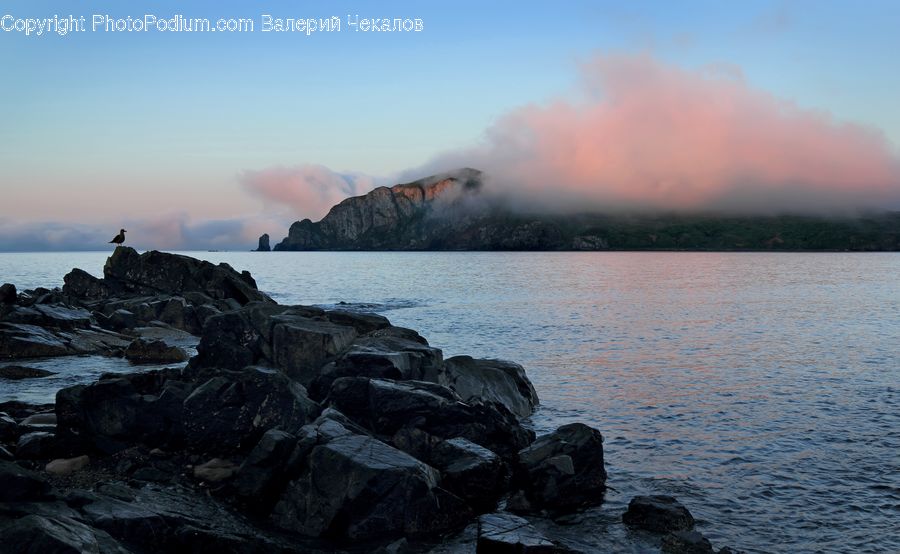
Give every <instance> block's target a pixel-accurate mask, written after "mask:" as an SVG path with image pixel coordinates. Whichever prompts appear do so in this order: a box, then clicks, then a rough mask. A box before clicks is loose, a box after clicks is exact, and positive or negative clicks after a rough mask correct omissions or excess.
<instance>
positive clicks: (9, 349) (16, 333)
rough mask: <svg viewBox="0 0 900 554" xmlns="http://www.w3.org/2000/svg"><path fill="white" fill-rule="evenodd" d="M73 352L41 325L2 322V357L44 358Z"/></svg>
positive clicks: (0, 331)
mask: <svg viewBox="0 0 900 554" xmlns="http://www.w3.org/2000/svg"><path fill="white" fill-rule="evenodd" d="M69 353H71V351H70V350H69V348H68V346H67V345H66V343H65V342H64V341H63V340H62V339H60V338H59V337H57V336H56V335H54V334H53V333H51V332H50V331H46V330H44V329H42V328H41V327H38V326H36V325H26V324H21V323H8V322H2V323H0V358H7V359H15V358H42V357H53V356H65V355H67V354H69Z"/></svg>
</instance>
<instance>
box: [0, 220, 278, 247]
mask: <svg viewBox="0 0 900 554" xmlns="http://www.w3.org/2000/svg"><path fill="white" fill-rule="evenodd" d="M120 225H124V227H125V229H127V230H128V233H127V235H126V238H127V240H126V244H127V245H128V246H133V247H134V248H137V249H138V250H150V249H162V250H210V249H215V250H249V249H251V248H255V247H256V243H257V239H258V238H259V236H260V235H261V234H263V233H269V234H271V235H272V238H273V239H274V241H276V242H277V241H278V240H280V236H281V234H282V233H284V229H286V228H287V226H288V225H290V221H289V220H283V219H277V218H270V217H268V216H253V217H247V218H240V219H221V220H206V221H193V220H192V219H191V218H190V216H188V215H187V214H168V215H163V216H160V217H155V218H151V219H134V220H126V221H123V222H120V223H117V224H116V225H109V224H107V225H100V224H80V223H59V222H22V221H16V220H12V219H3V218H0V251H6V252H34V251H77V250H81V251H90V250H111V249H112V245H110V244H108V243H107V241H109V240H110V239H111V238H112V237H113V236H115V235H116V233H117V232H118V230H119V227H118V226H120Z"/></svg>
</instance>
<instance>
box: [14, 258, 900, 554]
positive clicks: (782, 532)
mask: <svg viewBox="0 0 900 554" xmlns="http://www.w3.org/2000/svg"><path fill="white" fill-rule="evenodd" d="M108 254H109V253H108V252H84V253H33V254H32V253H8V254H0V282H11V283H14V284H16V285H17V286H18V288H19V289H20V290H22V289H28V288H34V287H39V286H41V287H48V288H51V287H54V286H61V285H62V278H63V275H65V273H67V272H68V271H69V270H71V269H72V268H73V267H79V268H82V269H84V270H86V271H88V272H90V273H93V274H94V275H98V276H100V275H101V274H102V267H103V263H104V261H105V259H106V257H107V256H108ZM186 254H188V255H191V256H194V257H198V258H203V259H207V260H210V261H213V262H227V263H228V264H230V265H231V266H232V267H234V268H235V269H238V270H244V269H246V270H249V271H250V272H251V273H252V274H253V276H254V277H255V278H256V281H257V283H258V284H259V287H260V289H262V290H263V291H265V292H267V293H269V294H270V295H271V296H272V297H273V298H274V299H276V300H277V301H278V302H280V303H285V304H312V305H319V306H323V307H341V308H347V309H354V310H361V311H372V312H377V313H380V314H383V315H385V316H387V317H388V318H389V319H390V320H391V322H392V323H394V324H395V325H400V326H404V327H410V328H413V329H416V330H418V331H419V332H420V333H421V334H422V335H423V336H425V337H426V338H427V339H428V340H429V342H430V343H431V344H432V345H434V346H437V347H439V348H442V349H443V351H444V356H445V357H450V356H454V355H459V354H469V355H472V356H476V357H488V358H505V359H509V360H513V361H516V362H518V363H521V364H522V365H523V366H524V367H525V368H526V370H527V372H528V375H529V376H530V378H531V379H532V381H533V382H534V385H535V387H536V389H537V392H538V395H539V396H540V400H541V407H540V408H539V410H538V411H537V412H536V414H535V415H534V416H533V417H532V418H531V421H530V425H532V426H533V427H534V428H535V430H536V431H537V432H538V433H542V432H547V431H550V430H552V429H554V428H556V427H557V426H559V425H562V424H565V423H570V422H575V421H580V422H584V423H587V424H588V425H591V426H593V427H596V428H597V429H599V430H600V431H601V432H602V433H603V436H604V440H605V442H604V449H605V457H606V465H607V471H608V473H609V481H608V484H609V485H610V487H611V488H610V491H609V493H608V494H607V499H606V502H605V503H604V505H603V507H602V508H598V509H596V511H595V512H593V513H591V512H590V511H589V512H588V513H585V514H581V515H578V516H573V519H572V520H570V521H568V522H563V523H567V524H571V527H572V529H573V530H572V531H571V532H572V534H573V537H574V538H573V541H575V542H579V541H580V544H582V546H584V547H585V548H586V549H587V550H588V551H590V550H591V549H592V548H593V547H594V546H595V547H596V548H597V549H598V550H599V549H601V548H602V547H603V545H604V544H605V545H607V547H608V545H609V544H621V543H622V541H619V539H623V538H624V539H627V538H628V534H629V533H631V531H629V530H627V529H625V528H624V526H623V525H622V524H621V522H620V520H619V517H620V514H621V512H622V510H623V509H624V506H625V505H627V502H628V500H629V499H630V498H631V497H632V496H634V495H636V494H670V495H673V496H675V497H677V498H678V499H679V500H681V501H682V503H684V504H685V505H686V506H687V507H688V508H689V509H690V510H691V512H692V513H693V514H694V516H695V517H696V518H697V519H698V530H700V531H701V532H702V533H703V534H704V535H705V536H706V537H707V538H709V539H710V540H711V541H712V543H713V545H714V546H716V547H720V546H723V545H730V546H733V547H737V548H739V549H741V550H744V551H746V552H835V553H838V552H855V553H867V552H900V254H897V253H711V252H709V253H707V252H704V253H690V252H579V253H563V252H509V253H506V252H503V253H500V252H283V253H282V252H272V253H257V252H187V253H186ZM32 365H34V366H36V367H48V368H52V369H53V370H54V371H58V372H59V374H58V375H55V376H52V377H48V378H44V379H35V380H30V381H27V382H13V381H0V401H5V400H11V399H20V400H28V401H32V402H42V401H44V402H52V399H53V395H54V394H55V392H56V390H57V389H58V388H60V387H61V386H66V385H69V384H73V383H77V382H86V381H90V380H93V379H95V378H96V377H97V376H98V375H99V374H100V373H102V372H104V371H134V368H133V367H130V366H128V365H127V364H126V363H125V362H123V361H121V360H115V359H112V360H111V359H108V358H100V357H86V358H77V359H72V360H65V361H64V362H60V361H59V360H55V361H53V360H51V361H37V362H35V363H34V364H32ZM592 518H593V519H592ZM558 524H559V522H556V523H554V525H558ZM548 525H549V523H548ZM586 526H588V527H590V528H592V529H593V531H592V533H594V534H595V535H596V536H593V537H591V536H586V535H591V533H585V527H586ZM561 527H565V525H562V526H561ZM557 531H559V529H557ZM563 533H565V529H563ZM575 535H577V536H575ZM592 541H593V542H592ZM604 541H606V542H604ZM625 542H627V541H625Z"/></svg>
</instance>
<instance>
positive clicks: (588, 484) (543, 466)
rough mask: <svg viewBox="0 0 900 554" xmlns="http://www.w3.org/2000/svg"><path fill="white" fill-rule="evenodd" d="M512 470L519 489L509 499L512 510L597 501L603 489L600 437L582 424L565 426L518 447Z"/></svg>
mask: <svg viewBox="0 0 900 554" xmlns="http://www.w3.org/2000/svg"><path fill="white" fill-rule="evenodd" d="M515 470H516V475H515V478H516V485H517V488H518V490H517V492H516V493H515V494H514V496H513V498H512V499H511V502H510V508H511V509H513V510H515V511H520V512H535V511H540V510H550V511H567V510H572V509H576V508H579V507H583V506H590V505H596V504H599V503H600V502H602V501H603V494H604V492H605V491H606V469H605V467H604V462H603V436H602V435H601V434H600V432H599V431H597V430H596V429H592V428H591V427H588V426H587V425H584V424H581V423H572V424H569V425H564V426H562V427H560V428H559V429H557V430H556V431H554V432H552V433H549V434H546V435H542V436H540V437H538V439H537V440H536V441H534V442H533V443H532V444H531V445H529V446H528V447H526V448H524V449H522V450H520V451H519V453H518V458H517V462H516V466H515Z"/></svg>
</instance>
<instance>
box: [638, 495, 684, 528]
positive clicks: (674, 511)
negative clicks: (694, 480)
mask: <svg viewBox="0 0 900 554" xmlns="http://www.w3.org/2000/svg"><path fill="white" fill-rule="evenodd" d="M622 521H623V522H625V523H626V524H627V525H633V526H635V527H640V528H641V529H646V530H648V531H654V532H657V533H665V532H667V531H684V530H688V529H692V528H693V527H694V518H693V516H691V513H690V512H689V511H688V509H687V508H685V507H684V506H683V505H682V504H681V503H680V502H678V500H676V499H675V498H673V497H671V496H664V495H656V496H636V497H634V498H632V499H631V502H629V503H628V510H627V511H626V512H625V513H624V514H623V515H622Z"/></svg>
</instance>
